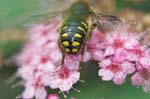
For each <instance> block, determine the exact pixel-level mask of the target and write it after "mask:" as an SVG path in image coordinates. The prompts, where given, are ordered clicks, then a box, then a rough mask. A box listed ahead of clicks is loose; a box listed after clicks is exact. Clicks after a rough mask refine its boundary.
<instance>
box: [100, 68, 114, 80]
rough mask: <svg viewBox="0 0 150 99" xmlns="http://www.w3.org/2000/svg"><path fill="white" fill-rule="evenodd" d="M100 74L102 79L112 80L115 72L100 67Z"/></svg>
mask: <svg viewBox="0 0 150 99" xmlns="http://www.w3.org/2000/svg"><path fill="white" fill-rule="evenodd" d="M98 75H99V76H100V77H102V80H106V81H109V80H112V78H113V76H114V74H113V73H112V72H111V71H110V70H108V69H100V70H99V71H98Z"/></svg>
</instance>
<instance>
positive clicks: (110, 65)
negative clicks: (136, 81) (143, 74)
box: [98, 59, 135, 85]
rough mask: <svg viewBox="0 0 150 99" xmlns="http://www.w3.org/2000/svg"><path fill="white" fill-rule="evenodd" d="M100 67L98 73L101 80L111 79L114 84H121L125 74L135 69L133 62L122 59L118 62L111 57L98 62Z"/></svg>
mask: <svg viewBox="0 0 150 99" xmlns="http://www.w3.org/2000/svg"><path fill="white" fill-rule="evenodd" d="M99 65H100V67H101V69H100V70H99V72H98V74H99V76H100V77H102V80H105V81H109V80H113V82H114V83H115V84H118V85H120V84H123V83H124V82H125V78H126V76H127V74H131V73H133V72H134V71H135V67H134V64H132V63H130V62H128V61H124V62H122V63H120V62H119V63H118V62H116V61H113V59H105V60H102V62H101V63H100V64H99Z"/></svg>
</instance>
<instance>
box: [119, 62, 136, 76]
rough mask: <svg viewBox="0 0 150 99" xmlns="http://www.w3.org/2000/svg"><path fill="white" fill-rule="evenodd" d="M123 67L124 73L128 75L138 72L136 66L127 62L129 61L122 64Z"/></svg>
mask: <svg viewBox="0 0 150 99" xmlns="http://www.w3.org/2000/svg"><path fill="white" fill-rule="evenodd" d="M121 67H122V69H123V71H124V72H125V73H127V74H132V73H133V72H135V70H136V69H135V65H134V64H132V63H131V62H127V61H126V62H123V63H122V64H121Z"/></svg>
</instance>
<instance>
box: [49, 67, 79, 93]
mask: <svg viewBox="0 0 150 99" xmlns="http://www.w3.org/2000/svg"><path fill="white" fill-rule="evenodd" d="M79 77H80V73H79V72H78V71H75V70H69V69H68V68H67V67H64V68H61V69H60V70H59V71H57V72H55V73H54V74H53V76H51V77H50V79H51V82H50V87H51V88H52V89H56V88H59V89H60V90H61V91H69V90H70V89H71V88H72V85H73V84H75V83H76V82H77V81H78V80H79Z"/></svg>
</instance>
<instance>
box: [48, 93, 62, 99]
mask: <svg viewBox="0 0 150 99" xmlns="http://www.w3.org/2000/svg"><path fill="white" fill-rule="evenodd" d="M47 99H60V98H59V96H58V95H57V94H50V95H48V98H47Z"/></svg>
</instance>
